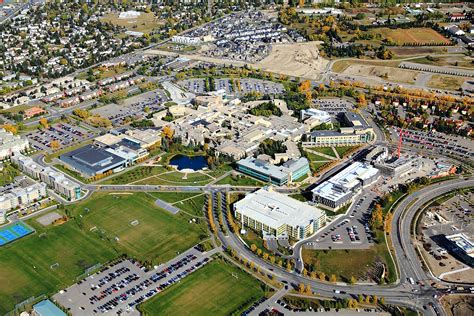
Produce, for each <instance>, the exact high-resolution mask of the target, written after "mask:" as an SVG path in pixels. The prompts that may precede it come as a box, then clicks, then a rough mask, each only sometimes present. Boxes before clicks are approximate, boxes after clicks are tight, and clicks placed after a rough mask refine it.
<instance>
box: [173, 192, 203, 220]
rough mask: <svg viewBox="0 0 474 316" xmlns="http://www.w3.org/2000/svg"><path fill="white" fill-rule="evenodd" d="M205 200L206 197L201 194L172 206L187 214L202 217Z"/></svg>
mask: <svg viewBox="0 0 474 316" xmlns="http://www.w3.org/2000/svg"><path fill="white" fill-rule="evenodd" d="M206 198H207V197H206V195H205V194H201V195H199V196H196V197H194V198H192V199H188V200H185V201H180V202H177V203H175V204H174V206H176V207H177V208H180V209H182V210H183V211H185V212H187V213H189V214H194V215H196V216H203V213H202V207H203V205H204V202H205V201H206Z"/></svg>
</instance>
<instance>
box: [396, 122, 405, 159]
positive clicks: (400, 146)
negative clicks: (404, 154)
mask: <svg viewBox="0 0 474 316" xmlns="http://www.w3.org/2000/svg"><path fill="white" fill-rule="evenodd" d="M404 134H405V131H404V130H403V128H400V130H399V137H398V148H397V157H398V159H400V155H401V151H402V143H403V135H404Z"/></svg>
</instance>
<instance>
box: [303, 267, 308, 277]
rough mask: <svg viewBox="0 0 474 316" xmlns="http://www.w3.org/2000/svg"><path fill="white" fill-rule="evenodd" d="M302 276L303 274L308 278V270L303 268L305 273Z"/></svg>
mask: <svg viewBox="0 0 474 316" xmlns="http://www.w3.org/2000/svg"><path fill="white" fill-rule="evenodd" d="M302 274H303V276H305V277H306V276H308V270H306V269H305V268H303V273H302Z"/></svg>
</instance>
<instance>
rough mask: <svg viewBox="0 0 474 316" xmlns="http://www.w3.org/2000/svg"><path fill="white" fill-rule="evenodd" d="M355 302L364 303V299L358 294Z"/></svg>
mask: <svg viewBox="0 0 474 316" xmlns="http://www.w3.org/2000/svg"><path fill="white" fill-rule="evenodd" d="M357 301H358V302H359V303H362V302H363V301H364V297H363V296H362V294H359V296H357Z"/></svg>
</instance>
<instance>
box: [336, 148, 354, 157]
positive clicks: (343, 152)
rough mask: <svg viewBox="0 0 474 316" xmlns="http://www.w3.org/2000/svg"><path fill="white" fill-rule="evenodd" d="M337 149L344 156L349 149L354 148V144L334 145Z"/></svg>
mask: <svg viewBox="0 0 474 316" xmlns="http://www.w3.org/2000/svg"><path fill="white" fill-rule="evenodd" d="M334 148H335V149H336V151H337V154H338V155H339V157H340V158H342V157H343V156H344V155H345V154H346V153H347V152H348V151H350V150H352V149H353V148H354V146H337V147H334Z"/></svg>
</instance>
